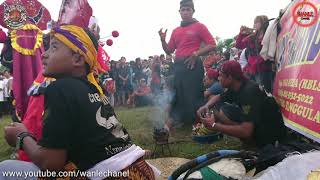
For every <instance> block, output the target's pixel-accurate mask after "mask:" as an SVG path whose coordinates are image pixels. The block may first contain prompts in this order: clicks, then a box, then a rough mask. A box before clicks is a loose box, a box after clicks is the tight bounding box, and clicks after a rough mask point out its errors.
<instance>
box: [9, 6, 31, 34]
mask: <svg viewBox="0 0 320 180" xmlns="http://www.w3.org/2000/svg"><path fill="white" fill-rule="evenodd" d="M3 20H4V22H5V23H6V24H7V26H8V27H10V28H11V29H18V28H20V27H22V26H24V25H25V23H26V22H27V11H26V9H25V7H24V6H22V5H20V4H13V5H7V4H6V3H5V4H4V16H3Z"/></svg>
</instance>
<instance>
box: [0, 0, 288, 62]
mask: <svg viewBox="0 0 320 180" xmlns="http://www.w3.org/2000/svg"><path fill="white" fill-rule="evenodd" d="M39 1H40V2H41V3H42V4H43V5H44V6H45V7H46V8H48V10H49V11H50V13H51V16H52V18H53V19H54V20H56V19H57V18H58V14H59V9H60V5H61V1H62V0H39ZM88 1H89V3H90V5H91V7H92V8H93V15H94V16H96V17H97V18H98V20H99V25H100V28H101V37H104V36H108V35H111V32H112V31H113V30H118V31H119V33H120V36H119V37H118V38H115V39H113V42H114V44H113V45H112V46H111V47H110V46H105V50H106V51H107V53H108V54H109V55H110V56H111V59H114V60H119V59H120V57H121V56H125V57H126V58H127V60H134V59H135V58H136V57H142V58H147V57H148V56H149V55H155V54H162V53H164V52H163V50H162V47H161V43H160V39H159V36H158V30H159V29H160V28H161V27H163V28H167V29H168V33H167V41H168V40H169V38H170V35H171V32H172V30H173V29H174V28H175V27H177V26H178V25H179V24H180V20H181V19H180V14H179V12H178V10H179V2H180V0H88ZM0 2H3V0H0ZM194 3H195V10H196V12H195V14H194V17H195V18H196V19H198V20H199V21H200V22H202V23H204V24H205V25H206V26H207V27H208V29H209V31H210V32H211V33H212V35H213V36H214V37H216V36H219V37H221V38H223V39H225V38H231V37H234V36H235V35H237V33H238V32H239V29H240V26H241V25H246V26H249V27H252V26H253V20H254V17H255V16H257V15H267V16H268V17H269V18H273V17H277V16H278V14H279V10H280V9H282V8H284V7H285V6H286V5H288V4H289V3H290V0H221V1H217V0H194Z"/></svg>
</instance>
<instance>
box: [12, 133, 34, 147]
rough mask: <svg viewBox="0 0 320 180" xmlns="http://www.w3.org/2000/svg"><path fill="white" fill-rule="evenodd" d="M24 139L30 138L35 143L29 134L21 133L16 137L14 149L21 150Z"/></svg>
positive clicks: (32, 136)
mask: <svg viewBox="0 0 320 180" xmlns="http://www.w3.org/2000/svg"><path fill="white" fill-rule="evenodd" d="M25 137H31V138H32V139H33V140H35V141H36V138H35V137H34V135H32V134H31V133H30V132H21V133H19V134H18V135H17V143H16V146H17V147H16V149H19V150H21V149H23V139H24V138H25Z"/></svg>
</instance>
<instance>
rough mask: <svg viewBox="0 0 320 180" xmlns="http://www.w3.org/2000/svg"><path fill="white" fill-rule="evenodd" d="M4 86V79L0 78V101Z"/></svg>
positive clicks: (2, 96) (2, 99) (0, 100)
mask: <svg viewBox="0 0 320 180" xmlns="http://www.w3.org/2000/svg"><path fill="white" fill-rule="evenodd" d="M4 87H5V81H4V80H0V102H3V101H4Z"/></svg>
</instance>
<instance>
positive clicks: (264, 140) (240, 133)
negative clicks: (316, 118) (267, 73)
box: [198, 61, 286, 147]
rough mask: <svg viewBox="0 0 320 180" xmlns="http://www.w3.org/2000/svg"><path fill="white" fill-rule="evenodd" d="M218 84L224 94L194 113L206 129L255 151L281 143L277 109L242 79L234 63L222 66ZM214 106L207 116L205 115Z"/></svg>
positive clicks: (255, 85)
mask: <svg viewBox="0 0 320 180" xmlns="http://www.w3.org/2000/svg"><path fill="white" fill-rule="evenodd" d="M219 81H220V83H221V86H222V87H223V88H227V89H228V90H227V91H226V92H224V93H222V94H220V95H217V96H215V97H213V98H211V99H210V100H209V101H208V102H207V104H205V105H204V106H202V107H201V108H200V109H199V110H198V115H199V116H200V117H201V119H202V123H203V124H204V125H205V126H206V127H207V128H209V129H213V130H216V131H220V132H222V133H224V134H227V135H230V136H234V137H237V138H240V139H241V140H244V141H245V142H246V143H249V144H250V145H255V146H258V147H263V146H265V145H267V144H274V143H275V142H276V141H281V140H284V137H285V134H286V130H285V126H284V123H283V119H282V116H281V113H280V111H279V107H278V105H277V104H276V102H275V100H274V99H273V98H272V97H269V96H267V95H266V93H265V92H264V91H262V90H261V89H260V88H259V86H258V85H257V84H256V83H254V82H252V81H249V80H247V79H246V78H245V77H244V75H243V73H242V70H241V66H240V64H239V63H238V62H236V61H227V62H225V63H224V64H223V65H222V67H221V69H220V72H219ZM214 105H215V108H214V110H213V111H212V114H211V113H209V112H208V111H209V108H210V107H213V106H214ZM217 106H219V107H217ZM218 110H219V111H218Z"/></svg>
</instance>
